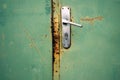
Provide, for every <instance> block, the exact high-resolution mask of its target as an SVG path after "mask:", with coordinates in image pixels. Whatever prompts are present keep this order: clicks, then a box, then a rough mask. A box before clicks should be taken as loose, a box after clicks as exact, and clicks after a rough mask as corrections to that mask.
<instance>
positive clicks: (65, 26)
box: [61, 6, 83, 49]
mask: <svg viewBox="0 0 120 80" xmlns="http://www.w3.org/2000/svg"><path fill="white" fill-rule="evenodd" d="M61 17H62V18H61V19H62V20H61V21H62V45H63V47H64V48H65V49H68V48H70V46H71V25H74V26H78V27H80V28H82V27H83V26H82V25H81V24H77V23H74V22H71V21H70V19H71V9H70V8H69V7H67V6H65V7H62V8H61Z"/></svg>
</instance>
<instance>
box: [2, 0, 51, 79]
mask: <svg viewBox="0 0 120 80" xmlns="http://www.w3.org/2000/svg"><path fill="white" fill-rule="evenodd" d="M50 4H51V2H50V0H0V80H52V40H51V29H50V27H51V25H50V22H51V21H50V15H51V14H50V8H51V6H50Z"/></svg>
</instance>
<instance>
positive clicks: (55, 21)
mask: <svg viewBox="0 0 120 80" xmlns="http://www.w3.org/2000/svg"><path fill="white" fill-rule="evenodd" d="M51 5H52V11H51V12H52V13H51V14H52V18H51V24H52V27H51V28H52V43H53V80H60V31H59V30H60V29H59V22H60V21H59V13H60V11H59V1H58V0H51Z"/></svg>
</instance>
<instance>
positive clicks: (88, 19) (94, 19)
mask: <svg viewBox="0 0 120 80" xmlns="http://www.w3.org/2000/svg"><path fill="white" fill-rule="evenodd" d="M80 20H81V21H86V22H89V23H91V24H94V22H95V21H101V20H103V17H102V16H97V17H93V18H90V17H86V18H81V19H80Z"/></svg>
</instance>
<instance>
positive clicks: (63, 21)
mask: <svg viewBox="0 0 120 80" xmlns="http://www.w3.org/2000/svg"><path fill="white" fill-rule="evenodd" d="M62 23H63V24H71V25H74V26H78V27H80V28H82V27H83V26H82V25H81V24H77V23H74V22H70V21H68V20H65V19H62Z"/></svg>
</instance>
